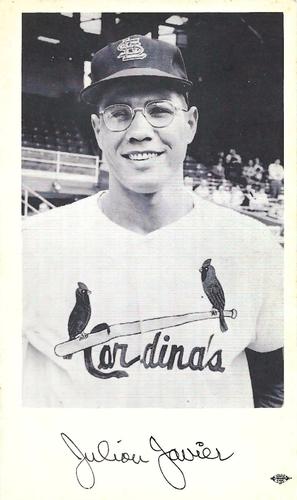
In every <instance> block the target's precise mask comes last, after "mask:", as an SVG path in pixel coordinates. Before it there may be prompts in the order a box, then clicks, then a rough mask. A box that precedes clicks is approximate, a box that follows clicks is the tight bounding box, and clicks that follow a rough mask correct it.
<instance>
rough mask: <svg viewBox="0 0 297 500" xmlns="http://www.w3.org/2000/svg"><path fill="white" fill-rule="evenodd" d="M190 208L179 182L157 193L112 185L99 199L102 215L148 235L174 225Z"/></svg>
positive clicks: (191, 204)
mask: <svg viewBox="0 0 297 500" xmlns="http://www.w3.org/2000/svg"><path fill="white" fill-rule="evenodd" d="M192 208H193V198H192V197H191V196H190V195H189V192H188V191H187V190H185V188H184V186H183V184H182V183H180V182H179V183H177V184H171V185H169V186H165V187H164V188H163V189H162V190H161V191H158V192H156V193H149V194H143V193H135V192H133V191H130V190H128V189H125V188H123V187H122V186H119V185H118V184H117V183H113V184H112V185H111V186H110V190H109V191H108V192H107V193H106V195H104V196H103V197H102V198H101V209H102V211H103V213H104V214H105V215H106V216H107V217H108V218H109V219H110V220H112V221H113V222H114V223H116V224H118V225H119V226H122V227H124V228H126V229H129V230H131V231H134V232H136V233H139V234H147V233H150V232H152V231H155V230H157V229H160V228H161V227H163V226H166V225H168V224H171V223H172V222H175V221H176V220H178V219H179V218H181V217H183V216H184V215H186V214H187V213H188V212H190V211H191V209H192Z"/></svg>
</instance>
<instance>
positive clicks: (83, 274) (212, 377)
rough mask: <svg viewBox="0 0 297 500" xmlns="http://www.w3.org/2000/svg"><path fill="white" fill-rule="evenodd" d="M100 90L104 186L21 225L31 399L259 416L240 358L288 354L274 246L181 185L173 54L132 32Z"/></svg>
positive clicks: (186, 110)
mask: <svg viewBox="0 0 297 500" xmlns="http://www.w3.org/2000/svg"><path fill="white" fill-rule="evenodd" d="M92 79H93V83H92V84H91V85H90V86H89V87H87V88H85V89H84V90H83V91H82V99H83V100H84V101H85V102H87V103H90V104H93V105H95V106H96V108H97V113H95V114H93V115H92V117H91V119H92V124H93V128H94V132H95V135H96V138H97V141H98V145H99V147H100V148H101V150H102V151H103V153H104V157H105V160H106V162H107V164H108V167H109V190H108V191H106V192H100V193H98V194H97V195H95V196H91V197H89V198H86V199H84V200H81V201H79V202H76V203H74V204H72V205H69V206H66V207H62V208H59V209H55V210H52V211H50V212H48V213H45V214H42V215H39V216H38V217H34V218H31V220H30V221H28V222H27V223H26V227H25V231H24V301H25V305H24V311H25V312H24V339H25V341H24V346H25V349H24V356H25V361H24V390H23V395H24V404H26V405H29V406H78V407H83V406H89V407H181V408H184V407H195V408H203V407H206V408H211V407H212V408H218V407H229V408H230V407H252V406H253V405H254V402H253V392H252V384H251V378H250V374H249V367H248V362H247V357H246V348H247V347H249V348H250V349H253V350H254V351H255V352H259V353H267V354H266V356H268V357H269V355H270V353H271V352H273V353H274V355H273V360H274V363H275V365H274V367H276V365H277V363H278V359H279V355H281V350H280V349H281V346H282V337H283V335H282V292H281V290H282V278H281V276H282V252H281V248H280V247H279V246H278V245H277V244H276V243H275V241H274V240H273V238H272V236H271V234H270V232H269V230H268V229H267V228H265V226H263V225H262V224H260V223H258V222H256V221H254V220H252V219H250V218H248V217H245V216H242V215H240V214H238V213H235V212H233V211H232V210H229V209H226V208H223V207H218V206H215V205H214V204H212V203H210V202H208V201H206V200H202V199H199V198H198V197H197V196H196V195H193V194H192V193H189V191H188V190H186V189H185V188H184V185H183V161H184V158H185V155H186V151H187V146H188V144H190V143H191V141H192V140H193V137H194V135H195V132H196V128H197V121H198V111H197V108H196V107H195V106H189V104H188V103H189V98H188V93H189V90H190V88H191V82H190V81H189V80H188V77H187V74H186V70H185V66H184V62H183V59H182V56H181V53H180V51H179V49H178V48H176V47H174V46H171V45H168V44H166V43H164V42H161V41H158V40H151V39H149V38H146V37H143V36H141V35H131V36H130V37H128V38H126V39H124V40H120V41H118V42H115V43H112V44H110V45H108V46H107V47H105V48H104V49H102V50H100V51H99V52H98V53H97V54H95V56H94V59H93V62H92ZM268 357H266V358H265V359H266V361H267V360H268ZM266 366H268V362H267V363H266ZM277 366H278V365H277ZM267 373H268V372H266V374H267ZM264 378H265V377H264ZM264 378H262V381H263V380H264ZM266 379H267V380H265V384H264V385H263V393H265V394H268V389H267V387H268V386H269V383H270V381H271V377H270V375H269V376H267V377H266ZM280 379H281V369H279V368H278V370H275V371H274V380H273V381H274V383H275V384H276V385H277V384H278V383H280V382H281V380H280ZM265 391H266V392H265ZM266 405H267V406H280V405H281V397H278V398H277V397H276V398H274V401H273V403H271V404H270V402H269V401H268V404H267V399H266Z"/></svg>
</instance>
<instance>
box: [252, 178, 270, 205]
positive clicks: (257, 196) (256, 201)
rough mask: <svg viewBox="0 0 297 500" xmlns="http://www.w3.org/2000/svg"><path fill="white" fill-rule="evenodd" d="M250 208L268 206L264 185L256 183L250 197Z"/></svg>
mask: <svg viewBox="0 0 297 500" xmlns="http://www.w3.org/2000/svg"><path fill="white" fill-rule="evenodd" d="M250 208H251V209H252V210H267V209H268V208H269V200H268V197H267V194H266V193H265V190H264V187H263V186H260V185H259V184H256V186H255V193H254V196H253V197H251V199H250Z"/></svg>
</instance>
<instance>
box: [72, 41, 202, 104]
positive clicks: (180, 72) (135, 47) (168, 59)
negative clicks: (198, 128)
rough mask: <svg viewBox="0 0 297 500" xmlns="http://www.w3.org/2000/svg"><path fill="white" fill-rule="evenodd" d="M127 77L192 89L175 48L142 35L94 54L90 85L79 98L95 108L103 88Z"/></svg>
mask: <svg viewBox="0 0 297 500" xmlns="http://www.w3.org/2000/svg"><path fill="white" fill-rule="evenodd" d="M131 77H133V78H134V77H137V78H138V77H158V78H159V79H160V80H162V81H166V79H167V81H168V82H170V83H171V85H173V86H174V87H177V88H180V89H182V90H183V91H188V90H189V89H190V87H191V86H192V82H191V81H190V80H188V76H187V73H186V68H185V63H184V60H183V57H182V54H181V51H180V50H179V48H178V47H176V46H174V45H170V44H169V43H166V42H163V41H161V40H154V39H151V38H148V37H145V36H142V35H130V36H128V37H127V38H123V39H122V40H118V41H117V42H113V43H111V44H109V45H107V46H106V47H104V48H103V49H101V50H99V51H98V52H96V54H95V55H94V57H93V60H92V64H91V79H92V84H91V85H89V86H88V87H86V88H84V89H83V90H82V91H81V98H82V100H83V101H85V102H86V103H88V104H96V103H97V100H98V97H99V96H100V94H101V92H102V90H103V86H104V84H106V83H108V82H110V81H115V80H118V79H122V78H131Z"/></svg>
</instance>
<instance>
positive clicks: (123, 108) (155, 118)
mask: <svg viewBox="0 0 297 500" xmlns="http://www.w3.org/2000/svg"><path fill="white" fill-rule="evenodd" d="M138 109H139V108H136V110H138ZM139 110H140V111H142V112H143V114H144V116H145V118H146V119H147V121H148V122H149V123H150V124H151V125H152V126H153V127H166V126H167V125H169V124H170V123H171V121H172V120H173V117H174V115H175V107H174V105H173V104H172V103H171V102H170V101H160V102H159V101H153V102H149V103H147V104H146V106H145V107H144V109H141V108H140V109H139ZM134 114H135V110H132V108H130V106H128V105H127V104H112V105H111V106H108V107H107V108H106V109H105V110H104V112H103V117H104V121H105V125H106V126H107V127H108V128H109V129H110V130H113V131H120V130H125V129H126V128H128V127H129V126H130V124H131V122H132V120H133V118H134Z"/></svg>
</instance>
